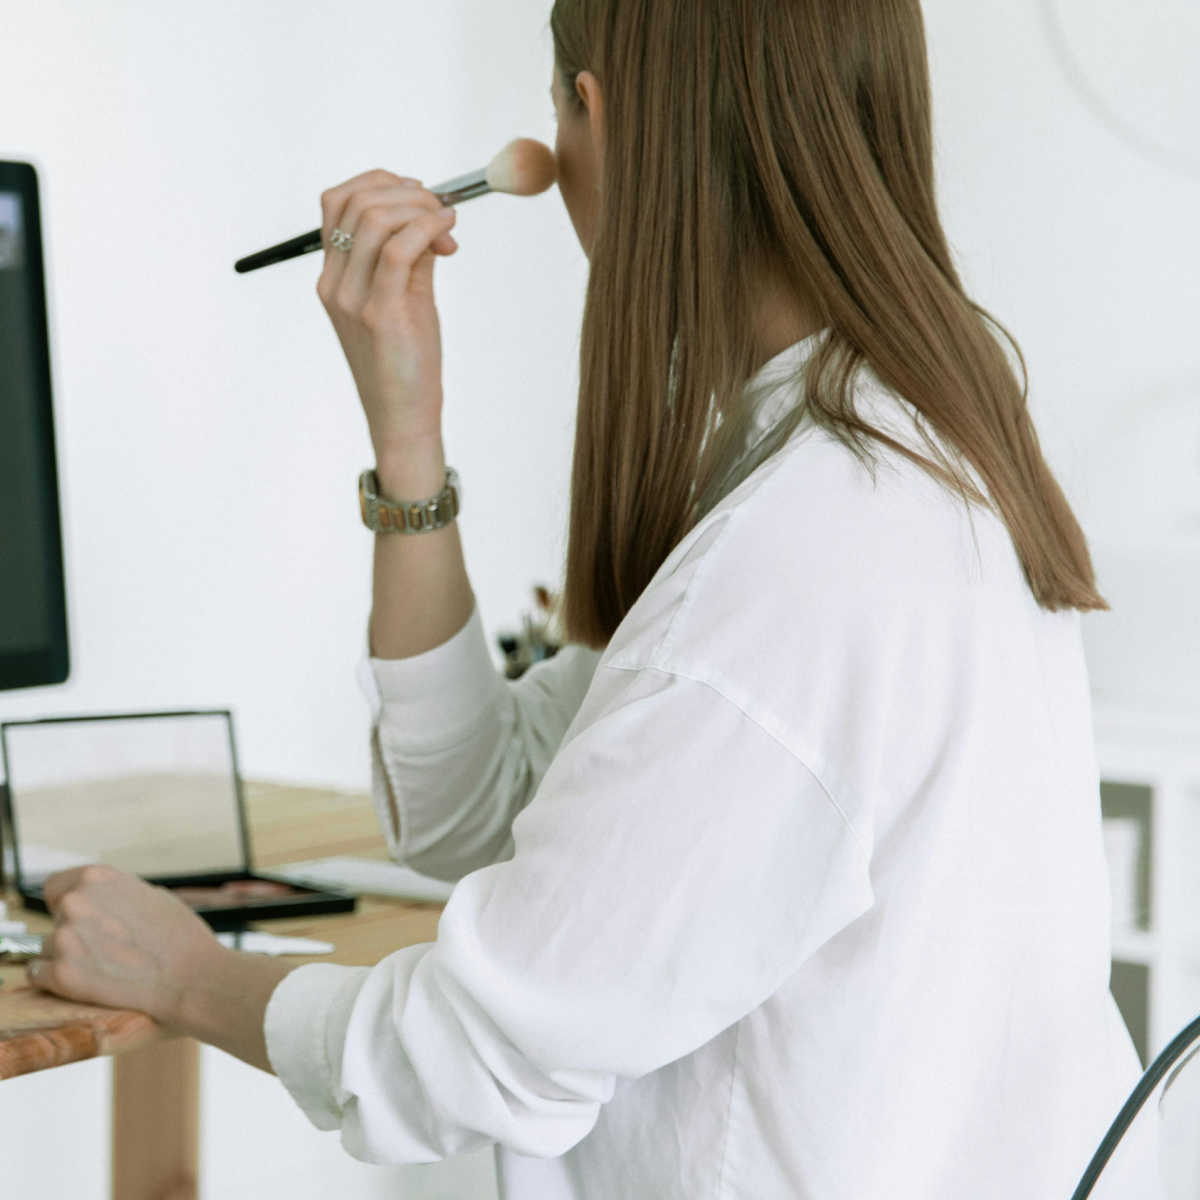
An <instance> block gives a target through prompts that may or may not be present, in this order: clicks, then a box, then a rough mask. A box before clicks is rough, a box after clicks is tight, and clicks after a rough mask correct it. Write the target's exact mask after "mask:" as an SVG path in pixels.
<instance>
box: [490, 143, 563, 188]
mask: <svg viewBox="0 0 1200 1200" xmlns="http://www.w3.org/2000/svg"><path fill="white" fill-rule="evenodd" d="M486 173H487V181H488V186H489V187H490V188H491V189H492V191H494V192H507V193H508V194H509V195H510V196H540V195H541V193H542V192H544V191H546V189H547V188H550V187H553V186H554V181H555V179H556V178H557V177H558V163H557V162H556V161H555V158H554V151H553V150H551V149H550V147H549V146H546V145H543V143H541V142H537V141H534V139H533V138H517V140H516V141H515V142H509V144H508V145H507V146H505V147H504V149H503V150H501V151H500V153H499V154H497V155H496V157H495V158H493V159H492V161H491V162H490V163H489V164H488V167H487V172H486Z"/></svg>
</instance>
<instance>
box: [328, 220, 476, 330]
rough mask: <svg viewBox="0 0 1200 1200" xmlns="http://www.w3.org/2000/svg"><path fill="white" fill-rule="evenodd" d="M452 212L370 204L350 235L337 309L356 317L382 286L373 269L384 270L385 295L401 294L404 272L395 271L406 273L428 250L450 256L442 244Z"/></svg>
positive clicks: (445, 246)
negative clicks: (398, 268)
mask: <svg viewBox="0 0 1200 1200" xmlns="http://www.w3.org/2000/svg"><path fill="white" fill-rule="evenodd" d="M454 219H455V213H454V210H453V209H452V208H447V207H445V206H443V205H439V206H438V210H437V211H436V212H430V211H428V210H427V209H425V208H417V207H413V206H412V204H411V203H410V202H408V201H407V199H406V201H405V202H404V203H401V204H396V205H392V206H390V207H389V206H387V205H382V204H380V205H375V206H373V207H371V208H368V209H366V210H365V211H364V212H363V214H362V216H361V217H360V218H358V222H357V224H356V225H355V227H354V229H353V231H350V230H347V232H353V233H354V244H353V246H352V247H351V249H350V253H349V254H347V255H343V257H344V258H345V259H346V260H347V261H346V266H345V268H344V269H343V272H342V275H341V277H340V279H339V281H338V284H337V291H336V293H335V295H336V299H337V303H338V306H339V307H340V308H341V309H342V310H343V311H345V312H360V311H361V310H362V308H363V306H364V305H365V304H366V302H367V300H368V298H369V297H370V296H371V294H372V292H373V291H375V290H377V287H378V285H379V284H380V283H381V282H383V280H382V279H381V277H380V274H379V269H380V267H381V265H383V264H384V263H386V264H387V265H388V267H389V275H388V277H387V283H388V287H389V290H390V291H393V292H398V293H402V292H403V291H404V289H405V288H406V287H407V284H408V276H407V274H406V273H400V274H397V273H396V272H395V268H396V267H407V268H408V269H411V267H412V264H413V263H414V262H416V260H417V259H418V258H419V257H420V256H421V255H422V254H423V253H425V251H426V250H427V249H429V248H430V247H431V246H432V247H433V248H434V250H435V251H440V252H441V253H443V254H450V253H452V252H453V249H454V247H453V246H451V245H447V244H446V239H447V238H448V237H449V234H448V233H447V230H448V229H449V228H450V227H451V226H452V225H453V224H454Z"/></svg>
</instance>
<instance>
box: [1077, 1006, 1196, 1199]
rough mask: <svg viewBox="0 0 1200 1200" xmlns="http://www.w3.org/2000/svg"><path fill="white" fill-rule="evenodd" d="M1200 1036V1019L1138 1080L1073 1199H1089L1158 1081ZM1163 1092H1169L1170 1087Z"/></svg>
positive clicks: (1184, 1031)
mask: <svg viewBox="0 0 1200 1200" xmlns="http://www.w3.org/2000/svg"><path fill="white" fill-rule="evenodd" d="M1197 1037H1200V1017H1197V1018H1196V1019H1195V1020H1194V1021H1193V1022H1192V1023H1191V1024H1190V1025H1187V1026H1185V1027H1184V1028H1183V1029H1182V1030H1180V1032H1179V1033H1177V1034H1176V1035H1175V1036H1174V1037H1173V1038H1172V1039H1171V1041H1170V1043H1169V1044H1168V1045H1167V1047H1166V1049H1165V1050H1163V1051H1162V1053H1161V1054H1159V1056H1158V1057H1157V1058H1156V1059H1155V1060H1154V1061H1153V1062H1152V1063H1151V1064H1150V1066H1149V1067H1147V1068H1146V1073H1145V1074H1144V1075H1143V1076H1142V1078H1141V1079H1140V1080H1139V1081H1138V1085H1137V1087H1135V1088H1134V1089H1133V1092H1132V1094H1131V1095H1130V1097H1129V1099H1128V1100H1126V1101H1125V1103H1124V1104H1123V1105H1122V1106H1121V1111H1120V1112H1119V1113H1117V1117H1116V1120H1115V1121H1113V1123H1112V1125H1111V1126H1109V1130H1108V1132H1107V1133H1106V1134H1105V1135H1104V1141H1102V1142H1101V1143H1100V1146H1099V1148H1098V1149H1097V1150H1096V1153H1095V1154H1094V1155H1092V1161H1091V1162H1090V1163H1088V1165H1087V1170H1086V1171H1084V1173H1083V1178H1082V1179H1080V1181H1079V1186H1078V1187H1077V1188H1076V1189H1075V1191H1074V1192H1072V1193H1071V1200H1084V1198H1085V1197H1087V1196H1090V1195H1091V1192H1092V1187H1093V1185H1094V1184H1095V1182H1096V1180H1097V1179H1099V1178H1100V1172H1101V1171H1103V1170H1104V1166H1105V1164H1106V1163H1107V1162H1108V1160H1109V1159H1110V1158H1111V1157H1112V1154H1113V1151H1114V1150H1115V1149H1116V1148H1117V1143H1118V1142H1119V1141H1120V1140H1121V1138H1122V1137H1123V1136H1124V1135H1125V1131H1126V1130H1127V1129H1128V1128H1129V1126H1130V1125H1131V1124H1133V1118H1134V1117H1135V1116H1136V1115H1137V1111H1138V1109H1139V1108H1141V1107H1142V1105H1143V1104H1144V1103H1145V1102H1146V1097H1147V1096H1149V1095H1150V1093H1151V1092H1152V1091H1154V1089H1155V1088H1156V1087H1157V1086H1158V1081H1159V1080H1160V1079H1162V1077H1163V1076H1164V1075H1165V1074H1166V1072H1167V1068H1168V1067H1169V1066H1170V1065H1171V1064H1172V1063H1173V1062H1174V1061H1175V1060H1176V1059H1177V1058H1178V1057H1179V1056H1180V1055H1181V1054H1182V1053H1183V1052H1184V1051H1185V1050H1186V1049H1187V1048H1188V1046H1190V1045H1191V1044H1192V1042H1194V1041H1195V1040H1196V1038H1197ZM1172 1083H1174V1077H1172V1078H1171V1080H1170V1081H1169V1082H1168V1083H1167V1087H1170V1086H1171V1084H1172ZM1163 1090H1164V1091H1166V1088H1164V1089H1163Z"/></svg>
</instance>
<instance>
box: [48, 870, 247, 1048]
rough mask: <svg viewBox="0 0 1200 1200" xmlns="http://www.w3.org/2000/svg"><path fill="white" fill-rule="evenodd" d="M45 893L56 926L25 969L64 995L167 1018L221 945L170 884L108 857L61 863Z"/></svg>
mask: <svg viewBox="0 0 1200 1200" xmlns="http://www.w3.org/2000/svg"><path fill="white" fill-rule="evenodd" d="M42 894H43V896H44V897H45V900H46V906H47V908H49V910H50V912H51V913H52V914H53V916H54V930H53V931H52V932H51V933H48V934H47V935H46V936H45V937H44V938H43V939H42V954H41V956H40V957H39V958H36V959H34V960H32V961H31V962H30V963H28V964H27V966H26V974H27V976H28V978H29V981H30V983H31V984H33V986H34V987H36V988H40V989H41V990H43V991H46V992H52V993H54V994H55V995H58V996H62V997H64V998H65V999H67V1000H77V1001H79V1002H80V1003H83V1004H104V1005H108V1006H109V1007H110V1008H127V1009H135V1010H136V1011H138V1012H144V1013H147V1014H148V1015H150V1016H151V1017H153V1018H154V1019H155V1020H156V1021H158V1022H159V1023H160V1024H164V1025H169V1018H170V1015H171V1014H174V1013H175V1012H177V1011H179V1005H180V997H181V993H182V992H183V991H184V990H185V989H186V988H188V987H189V986H190V981H192V980H196V979H202V978H204V975H205V973H206V972H207V969H208V964H209V963H210V962H211V961H213V958H212V956H213V955H214V954H219V953H220V952H221V950H222V949H223V947H222V946H221V944H220V942H218V941H217V939H216V937H215V936H214V935H213V932H212V930H211V929H210V928H209V926H208V923H207V922H206V921H205V920H204V919H203V918H202V917H199V916H197V914H196V913H195V912H193V911H192V909H190V908H189V907H188V906H187V905H186V904H184V902H183V901H182V900H180V899H179V898H178V897H176V896H173V895H172V894H171V892H170V891H168V890H167V889H166V888H162V887H158V886H156V885H154V884H150V883H147V882H146V881H145V880H144V879H139V878H138V877H137V876H136V875H129V874H127V873H126V872H124V871H120V870H118V869H117V868H116V867H111V866H108V865H107V864H105V863H90V864H88V865H87V866H83V867H72V868H71V869H70V870H67V871H57V872H55V873H54V874H53V875H51V876H49V877H48V878H47V880H46V882H45V884H44V885H43V888H42Z"/></svg>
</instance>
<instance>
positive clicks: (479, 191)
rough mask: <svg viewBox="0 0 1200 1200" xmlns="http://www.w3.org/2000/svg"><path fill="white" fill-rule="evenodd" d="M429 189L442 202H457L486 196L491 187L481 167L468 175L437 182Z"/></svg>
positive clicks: (484, 170) (484, 169)
mask: <svg viewBox="0 0 1200 1200" xmlns="http://www.w3.org/2000/svg"><path fill="white" fill-rule="evenodd" d="M429 190H430V191H431V192H433V194H434V195H435V196H438V197H439V198H440V199H441V201H442V203H443V204H458V203H459V201H461V200H474V199H475V197H476V196H486V195H487V193H488V192H490V191H491V190H492V187H491V184H489V183H488V181H487V169H486V168H482V169H480V170H478V171H472V172H471V173H470V174H468V175H459V176H458V178H457V179H450V180H447V181H446V182H445V183H439V184H438V185H437V186H436V187H431V188H430V189H429Z"/></svg>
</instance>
